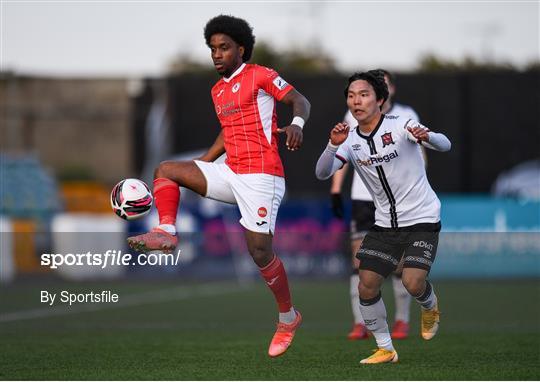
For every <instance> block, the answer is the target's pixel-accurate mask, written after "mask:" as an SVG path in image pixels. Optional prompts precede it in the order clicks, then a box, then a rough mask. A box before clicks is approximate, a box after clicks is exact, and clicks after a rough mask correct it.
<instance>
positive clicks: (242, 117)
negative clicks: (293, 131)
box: [212, 64, 293, 176]
mask: <svg viewBox="0 0 540 382" xmlns="http://www.w3.org/2000/svg"><path fill="white" fill-rule="evenodd" d="M292 89H293V87H292V86H291V85H290V84H288V83H287V82H285V81H284V80H283V79H282V78H281V77H280V76H279V75H278V74H277V72H275V71H274V70H273V69H270V68H265V67H264V66H259V65H254V64H242V66H240V67H239V68H238V69H237V70H236V71H235V72H234V73H233V74H232V75H231V76H230V77H229V78H222V79H220V80H219V81H218V82H217V83H216V84H215V85H214V87H213V88H212V100H213V101H214V106H215V108H216V113H217V116H218V118H219V122H220V123H221V128H222V129H223V140H224V143H225V151H226V152H227V160H226V161H225V163H226V164H227V165H228V166H229V167H230V168H231V170H232V171H234V172H235V173H237V174H260V173H263V174H270V175H276V176H284V172H283V164H282V163H281V158H280V157H279V152H278V132H277V128H278V126H277V115H276V100H278V101H280V100H281V99H282V98H283V97H285V95H286V94H287V93H288V92H289V91H291V90H292Z"/></svg>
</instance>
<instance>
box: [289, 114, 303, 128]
mask: <svg viewBox="0 0 540 382" xmlns="http://www.w3.org/2000/svg"><path fill="white" fill-rule="evenodd" d="M305 123H306V121H304V118H302V117H298V116H296V117H294V118H293V120H292V122H291V125H296V126H300V128H301V129H303V128H304V125H305Z"/></svg>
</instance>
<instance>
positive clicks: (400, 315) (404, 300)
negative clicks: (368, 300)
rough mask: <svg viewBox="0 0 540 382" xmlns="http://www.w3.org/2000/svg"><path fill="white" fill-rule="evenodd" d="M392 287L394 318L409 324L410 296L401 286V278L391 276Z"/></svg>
mask: <svg viewBox="0 0 540 382" xmlns="http://www.w3.org/2000/svg"><path fill="white" fill-rule="evenodd" d="M392 286H393V287H394V298H395V301H396V317H395V320H396V321H398V320H400V321H404V322H406V323H409V313H410V306H411V299H412V297H411V295H410V294H409V292H408V291H407V289H405V287H404V286H403V282H402V280H401V277H398V276H396V275H392Z"/></svg>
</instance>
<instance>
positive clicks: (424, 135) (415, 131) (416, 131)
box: [407, 126, 429, 143]
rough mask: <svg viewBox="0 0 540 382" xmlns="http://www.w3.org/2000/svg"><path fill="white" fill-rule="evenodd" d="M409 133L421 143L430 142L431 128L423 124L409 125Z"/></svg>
mask: <svg viewBox="0 0 540 382" xmlns="http://www.w3.org/2000/svg"><path fill="white" fill-rule="evenodd" d="M407 130H408V131H409V133H411V134H412V136H413V137H414V138H415V139H416V140H417V141H418V142H419V143H420V142H422V141H424V142H429V129H427V128H425V127H421V126H414V127H407Z"/></svg>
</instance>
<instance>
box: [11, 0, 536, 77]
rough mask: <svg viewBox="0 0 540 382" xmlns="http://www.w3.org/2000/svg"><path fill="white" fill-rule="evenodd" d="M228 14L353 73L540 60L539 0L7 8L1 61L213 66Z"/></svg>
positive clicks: (157, 70)
mask: <svg viewBox="0 0 540 382" xmlns="http://www.w3.org/2000/svg"><path fill="white" fill-rule="evenodd" d="M220 13H226V14H232V15H235V16H238V17H243V18H245V19H247V20H248V21H249V22H250V24H251V25H252V26H253V28H254V33H255V35H256V37H257V39H258V41H261V40H264V41H267V42H269V43H271V44H273V45H274V46H276V47H277V48H283V49H291V48H295V49H306V50H308V49H317V48H322V49H324V50H325V51H326V52H327V53H328V54H330V55H331V56H332V57H333V58H334V59H335V61H336V63H337V65H338V67H339V68H340V69H342V70H345V71H350V70H354V69H357V68H368V67H376V66H377V67H378V66H383V67H386V68H389V69H391V70H400V71H407V70H412V69H414V67H415V65H416V64H417V63H418V60H419V57H420V56H422V55H423V54H425V53H428V52H431V53H435V54H437V55H439V56H441V57H445V58H449V59H460V58H462V57H463V56H465V55H469V56H472V57H474V58H477V59H486V58H489V59H492V60H496V61H509V62H511V63H513V64H515V65H518V66H523V65H525V64H526V63H527V62H530V61H532V60H538V59H539V2H538V1H528V2H525V1H522V2H519V1H513V2H509V1H505V2H500V1H499V2H497V1H489V2H488V1H457V0H456V1H348V2H339V1H337V2H336V1H332V2H330V1H318V2H314V1H311V2H308V1H304V2H284V1H280V2H276V1H275V2H264V3H263V2H216V1H210V2H193V1H192V2H185V1H182V2H180V1H153V2H148V1H146V2H145V1H129V2H128V1H115V2H113V1H85V2H81V1H55V2H53V1H24V0H19V1H10V0H2V2H1V19H2V20H1V21H2V25H1V32H2V33H1V42H2V51H1V64H2V68H3V69H4V70H15V71H17V72H21V73H29V74H53V75H60V76H61V75H66V76H69V75H80V76H96V75H97V76H103V75H105V76H108V75H111V76H144V75H160V74H163V73H164V72H165V71H166V69H167V65H168V63H170V61H171V60H172V58H173V57H174V56H175V55H178V54H184V55H188V56H190V57H192V58H193V59H196V60H200V61H203V62H204V61H205V60H209V53H208V50H207V48H206V46H205V45H204V41H203V37H202V29H203V27H204V24H205V23H206V21H207V20H208V19H210V18H211V17H213V16H215V15H218V14H220Z"/></svg>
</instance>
